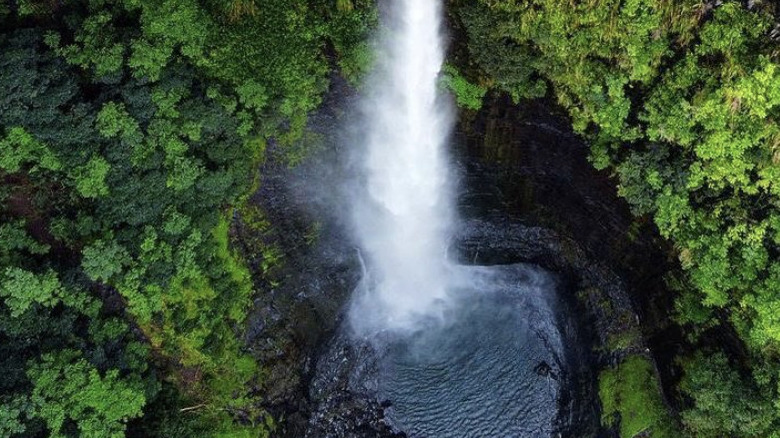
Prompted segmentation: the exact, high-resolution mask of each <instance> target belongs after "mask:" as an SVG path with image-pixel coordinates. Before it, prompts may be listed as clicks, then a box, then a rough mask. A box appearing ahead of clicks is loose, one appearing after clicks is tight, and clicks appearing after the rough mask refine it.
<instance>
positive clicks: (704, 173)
mask: <svg viewBox="0 0 780 438" xmlns="http://www.w3.org/2000/svg"><path fill="white" fill-rule="evenodd" d="M450 3H451V4H452V6H453V9H454V11H455V13H454V14H453V15H454V17H455V20H456V21H457V22H458V23H459V24H460V26H461V27H462V28H463V29H464V31H465V33H466V35H467V38H468V42H467V45H468V57H467V58H468V59H467V60H461V63H460V64H461V65H459V67H460V69H461V70H462V71H464V72H469V74H470V79H471V81H472V82H474V83H475V85H481V86H482V87H485V88H488V87H493V88H497V89H500V90H503V91H504V92H507V93H509V94H511V96H513V98H514V99H515V100H516V101H520V100H522V99H524V98H535V97H544V96H546V97H551V98H555V99H556V100H557V102H558V103H559V104H560V105H561V106H562V107H563V108H565V109H566V110H567V111H568V113H569V115H570V117H571V120H572V123H573V126H574V128H575V130H576V131H577V132H579V133H580V134H582V135H583V136H584V137H585V138H587V139H588V140H589V142H590V143H591V145H592V150H591V159H592V162H593V164H594V165H595V166H596V167H597V168H599V169H608V170H609V171H610V172H612V173H613V175H614V176H615V178H616V180H617V181H618V182H619V187H618V189H619V193H620V194H621V195H622V196H623V197H625V199H626V200H627V201H628V202H629V203H630V205H631V208H632V210H633V212H634V213H635V214H636V215H637V216H640V217H648V218H652V220H653V221H654V223H655V225H656V226H657V228H658V230H660V233H661V235H662V236H664V237H666V238H668V239H669V240H670V241H671V242H672V243H673V244H674V247H675V252H676V255H677V256H678V258H679V262H680V264H681V267H682V268H683V269H684V273H683V274H682V275H677V276H674V277H670V278H669V284H670V285H671V286H673V287H674V288H675V289H676V290H677V291H678V293H679V298H678V300H677V303H678V305H677V321H678V323H679V324H682V325H683V326H684V328H685V331H686V333H690V339H689V341H690V342H691V346H689V348H688V350H689V351H696V350H698V353H695V354H691V355H690V357H684V358H680V364H681V366H682V368H683V371H684V377H683V378H682V381H681V382H680V389H681V390H682V394H683V396H682V399H681V400H680V401H679V405H681V406H682V407H683V408H684V411H683V413H682V427H683V428H684V429H683V430H684V431H685V432H688V433H691V434H693V435H694V436H702V437H710V436H711V437H716V436H717V437H720V436H733V437H778V436H780V432H778V430H780V387H779V386H778V384H780V257H779V256H780V124H779V123H778V117H780V59H778V55H780V44H778V42H777V41H778V38H777V37H778V33H779V32H778V29H779V28H778V25H777V24H776V23H777V17H778V12H780V10H779V9H778V6H776V4H775V3H774V2H769V1H760V0H756V1H749V2H739V1H722V2H721V1H718V2H715V1H712V2H710V1H701V0H681V1H670V0H623V1H617V0H614V1H613V0H582V1H568V0H566V1H561V0H525V1H519V0H507V1H498V0H476V1H466V0H453V1H451V2H450ZM729 331H734V332H735V333H736V334H737V339H738V342H726V341H727V340H728V339H729V337H727V336H726V337H724V336H722V334H723V333H728V332H729ZM727 357H728V358H731V359H730V360H729V359H727ZM625 368H626V369H628V368H630V367H628V365H626V367H625ZM635 368H636V367H635ZM606 378H608V379H610V381H615V377H614V376H613V375H611V374H610V375H607V376H606ZM609 386H610V384H606V385H604V384H603V382H602V389H604V388H609ZM602 401H604V400H602ZM663 429H664V428H662V427H656V428H655V429H653V428H651V430H648V431H646V432H650V433H651V435H652V436H677V435H678V434H680V433H682V432H666V431H664V430H663ZM623 430H624V431H625V429H623ZM636 432H638V431H636V430H634V431H632V433H631V434H633V433H636Z"/></svg>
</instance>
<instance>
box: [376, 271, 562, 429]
mask: <svg viewBox="0 0 780 438" xmlns="http://www.w3.org/2000/svg"><path fill="white" fill-rule="evenodd" d="M464 270H466V271H467V272H468V273H469V274H470V275H471V276H472V277H477V279H478V281H477V284H476V286H477V287H474V288H466V289H464V290H461V291H459V292H458V293H457V295H456V296H455V297H453V300H454V301H453V303H452V305H451V308H450V309H449V311H448V312H447V314H446V315H445V319H444V320H443V321H441V322H436V323H434V324H431V325H430V326H429V327H427V328H425V329H422V330H418V331H416V332H414V333H412V334H410V335H408V336H400V337H398V338H396V339H393V340H391V341H390V343H389V345H387V347H386V350H385V351H384V354H383V355H382V357H381V358H380V376H379V393H380V396H381V397H382V398H383V399H385V400H387V401H388V403H389V404H390V406H389V407H388V408H387V409H386V410H385V414H386V416H387V419H388V423H389V424H391V425H392V426H393V428H395V429H397V430H399V431H403V432H405V433H406V434H407V435H408V436H410V437H433V436H441V437H445V436H446V437H474V436H528V437H531V436H538V437H547V436H551V435H553V434H554V433H555V431H556V429H557V427H556V424H555V422H556V421H555V420H556V416H557V410H558V409H557V406H558V399H559V397H560V393H561V387H560V383H559V381H558V379H559V376H560V374H561V370H562V368H565V367H566V364H565V355H564V352H563V348H564V345H563V342H562V339H561V333H560V331H559V330H558V327H557V323H556V318H555V307H556V303H555V287H556V286H555V284H554V282H553V280H552V278H551V277H550V276H549V275H548V274H546V273H545V272H544V271H541V270H540V269H538V268H534V267H531V266H528V265H510V266H496V267H490V268H486V267H473V268H464Z"/></svg>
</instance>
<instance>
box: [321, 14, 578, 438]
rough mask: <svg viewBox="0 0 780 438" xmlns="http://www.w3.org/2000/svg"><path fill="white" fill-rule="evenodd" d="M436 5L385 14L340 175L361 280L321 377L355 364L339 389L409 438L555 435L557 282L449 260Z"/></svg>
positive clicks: (560, 364)
mask: <svg viewBox="0 0 780 438" xmlns="http://www.w3.org/2000/svg"><path fill="white" fill-rule="evenodd" d="M441 13H442V12H441V5H440V4H439V2H438V0H425V1H421V0H401V1H398V2H395V3H393V5H392V8H391V10H389V11H388V13H387V15H386V16H385V20H386V28H385V31H384V32H383V33H382V38H381V40H380V43H379V45H378V46H379V47H380V49H379V53H378V62H377V66H376V71H375V72H374V73H373V74H372V75H370V78H369V82H368V84H367V87H366V88H367V91H366V93H365V95H364V97H363V98H362V105H361V107H362V109H363V111H362V112H363V114H364V117H363V119H362V120H361V121H360V127H359V128H358V129H356V131H358V132H360V135H359V138H357V139H354V140H353V145H354V152H355V153H356V155H357V160H356V161H358V162H359V163H361V165H360V170H359V172H358V174H359V177H358V180H357V181H350V182H349V183H348V185H349V186H351V187H352V189H351V193H352V194H353V195H354V196H355V199H353V202H352V222H353V229H354V231H355V235H356V241H357V242H358V243H359V245H360V249H361V254H363V257H362V258H364V259H365V262H364V265H363V266H364V269H363V272H364V273H363V279H362V281H361V282H360V285H359V286H358V287H357V288H356V289H355V292H354V296H353V299H352V303H351V307H350V310H349V318H348V323H349V325H348V327H347V326H345V327H343V328H342V335H341V336H338V337H337V340H336V341H335V342H334V343H333V346H332V349H331V352H330V353H328V354H326V357H325V358H323V359H322V360H321V362H320V364H319V366H320V370H319V371H320V376H319V378H320V379H325V380H327V379H328V377H327V376H328V375H331V374H332V373H335V374H341V373H343V372H344V369H343V364H344V363H346V362H353V363H355V364H354V368H352V369H351V371H346V372H347V373H349V374H350V377H349V378H348V380H349V382H350V383H349V384H350V385H351V386H352V388H351V391H353V392H356V393H364V394H366V395H367V396H368V397H370V398H376V399H377V400H378V401H381V403H382V406H383V407H384V408H385V409H384V417H385V422H386V424H387V425H389V427H390V429H392V430H393V431H394V432H397V433H401V434H406V435H407V436H412V437H476V436H518V437H520V436H525V437H547V436H555V435H556V434H557V433H558V431H559V430H560V427H559V424H557V422H558V420H559V417H560V416H561V413H560V412H559V408H560V407H562V406H564V405H565V403H564V402H563V401H562V389H561V382H560V380H561V378H562V377H561V376H562V375H563V374H565V372H566V370H565V368H566V366H567V364H566V357H565V356H566V354H565V350H564V345H565V340H564V339H563V336H562V335H561V332H560V328H559V325H558V317H557V312H558V309H557V300H558V298H557V291H556V285H555V282H554V281H553V279H552V277H551V276H550V275H549V274H547V273H546V272H545V271H543V270H542V269H541V268H537V267H531V266H529V265H523V264H513V265H506V266H495V267H479V266H470V267H466V266H458V265H456V264H454V262H452V261H451V259H450V258H449V257H453V258H457V255H453V254H448V246H450V245H451V244H452V243H453V236H454V234H455V231H456V229H457V223H458V220H457V218H456V215H455V208H454V199H455V190H454V184H453V183H452V179H453V176H454V175H455V172H454V171H453V170H451V169H450V168H449V165H448V164H449V159H448V157H447V153H446V151H447V150H448V143H449V141H450V131H451V129H452V122H451V117H450V112H451V108H450V105H449V101H448V100H447V99H446V98H443V97H442V96H440V88H439V86H438V83H437V80H438V74H439V71H440V69H441V66H442V62H443V59H444V49H445V48H444V46H443V43H442V40H443V39H442V36H441V31H440V23H441ZM361 263H363V262H361ZM346 350H352V351H356V352H357V353H356V354H357V355H356V356H355V357H349V356H344V351H346ZM331 366H332V367H335V368H331V369H328V367H331ZM316 380H317V378H315V383H314V386H315V388H316V387H317V385H318V384H319V383H317V381H316ZM325 380H322V381H321V382H320V383H321V384H322V385H327V384H328V383H327V382H326V381H325ZM564 407H565V406H564ZM353 432H354V431H353ZM340 433H343V432H340ZM338 434H339V433H336V434H335V435H338ZM312 435H317V434H315V433H312Z"/></svg>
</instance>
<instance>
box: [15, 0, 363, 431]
mask: <svg viewBox="0 0 780 438" xmlns="http://www.w3.org/2000/svg"><path fill="white" fill-rule="evenodd" d="M373 17H374V11H373V7H372V4H371V3H369V2H362V1H355V2H348V4H347V3H344V2H341V3H340V6H339V8H334V7H333V4H331V2H329V1H312V2H305V1H292V2H290V1H275V0H274V1H270V2H263V4H262V6H261V5H260V4H255V2H254V1H252V0H234V1H230V2H216V1H215V2H208V1H207V2H198V1H194V0H193V1H189V0H185V1H171V0H154V1H137V0H123V1H118V2H107V1H104V0H89V1H86V0H84V1H73V2H71V1H68V2H42V1H41V2H39V1H26V2H13V3H12V7H11V8H7V7H5V3H2V6H0V20H1V21H3V23H2V28H1V29H2V30H0V53H2V54H3V56H2V57H0V86H1V87H2V89H3V90H4V91H3V93H2V95H0V179H2V182H3V183H2V185H1V186H0V187H2V190H1V191H0V220H2V222H0V300H1V301H0V435H2V436H6V435H10V434H14V433H16V434H23V435H24V436H45V435H47V434H51V435H53V436H122V435H124V432H125V430H126V429H127V428H128V427H129V431H130V432H131V434H136V435H137V434H141V435H143V436H197V437H201V436H263V435H264V434H267V433H268V431H269V430H271V429H272V427H273V422H272V420H271V419H270V418H269V417H268V416H267V414H266V413H265V412H264V411H263V410H262V409H260V408H258V407H257V406H256V404H257V400H256V396H255V395H254V394H250V388H251V387H252V386H253V384H255V383H257V379H259V378H260V375H261V372H260V370H259V369H258V366H257V364H256V363H255V362H254V360H253V359H252V358H251V357H250V356H248V355H247V354H245V353H244V352H243V351H242V350H243V347H242V345H241V342H240V332H241V327H242V324H243V322H244V319H245V317H246V313H247V310H248V308H249V305H250V303H251V301H250V300H251V295H252V293H253V291H252V282H251V280H250V277H249V273H248V271H247V268H246V267H245V265H244V262H243V261H242V260H240V259H238V258H237V257H236V256H235V255H234V253H233V252H232V250H231V249H230V244H229V233H230V222H229V220H228V217H229V214H230V212H231V211H232V209H233V208H237V207H240V206H241V205H242V204H243V203H244V202H245V200H246V198H247V196H248V194H249V192H250V190H252V189H253V188H254V187H255V180H256V176H255V175H254V172H255V169H256V166H257V165H258V164H259V161H260V160H261V159H262V157H263V153H264V145H265V144H266V142H267V141H269V140H270V139H271V138H278V139H281V140H282V141H281V143H282V144H288V145H289V144H292V143H293V142H294V141H295V139H296V138H297V137H298V136H299V135H300V133H301V132H302V129H303V126H304V123H305V118H306V114H307V112H308V111H310V110H311V109H313V108H314V107H316V105H317V104H318V103H319V101H320V95H321V94H322V92H323V91H324V90H325V88H326V87H327V75H328V73H329V72H330V68H331V61H335V62H336V63H338V64H339V65H341V66H343V68H344V69H345V71H347V73H348V74H349V75H350V76H352V77H356V76H357V75H359V74H360V72H361V71H362V69H364V68H365V66H364V65H361V55H360V54H361V53H363V51H364V50H363V49H364V45H363V42H364V41H365V39H366V38H365V36H366V32H367V31H368V29H369V27H370V26H371V25H372V23H373ZM36 26H37V27H36ZM326 46H328V47H331V48H333V49H335V51H336V52H337V55H338V56H337V57H336V58H335V59H329V58H328V57H327V56H326V55H327V54H330V53H327V54H326V53H324V51H323V48H324V47H326ZM329 52H330V51H329ZM161 381H165V382H168V383H166V384H165V388H166V389H165V392H164V393H162V394H159V391H160V387H161ZM167 404H171V405H170V406H169V405H167ZM145 406H154V407H160V406H165V409H163V410H162V411H161V412H160V413H157V412H151V411H150V410H149V408H148V407H147V408H145ZM193 406H194V407H195V408H194V409H185V411H184V412H182V411H181V409H182V408H185V407H193ZM239 415H240V417H241V418H242V422H241V423H242V424H238V423H237V422H234V418H235V417H236V416H239Z"/></svg>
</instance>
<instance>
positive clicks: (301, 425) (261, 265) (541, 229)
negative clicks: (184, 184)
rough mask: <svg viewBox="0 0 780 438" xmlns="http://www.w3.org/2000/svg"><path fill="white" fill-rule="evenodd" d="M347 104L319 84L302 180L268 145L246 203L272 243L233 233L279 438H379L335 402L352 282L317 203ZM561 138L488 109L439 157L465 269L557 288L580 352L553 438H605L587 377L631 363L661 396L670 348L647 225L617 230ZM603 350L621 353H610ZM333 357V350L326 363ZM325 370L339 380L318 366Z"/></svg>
mask: <svg viewBox="0 0 780 438" xmlns="http://www.w3.org/2000/svg"><path fill="white" fill-rule="evenodd" d="M351 96H352V93H351V91H350V90H349V88H348V87H347V86H346V85H345V84H343V83H340V82H339V81H338V80H336V81H334V85H333V87H332V90H331V92H330V93H329V95H328V97H327V99H326V101H325V104H324V105H323V107H322V110H320V111H319V112H318V113H317V114H316V115H314V117H313V118H312V121H311V126H310V131H311V135H310V136H309V141H312V142H313V143H316V145H315V147H314V149H315V150H316V152H315V153H313V154H312V155H311V158H310V159H308V160H307V161H306V162H304V163H303V164H300V165H298V166H295V167H291V166H289V164H288V163H286V162H284V160H278V159H275V158H274V157H275V156H278V155H280V154H276V153H275V152H274V149H273V145H271V148H270V150H269V159H268V160H267V162H266V164H265V165H264V167H263V169H261V170H260V172H261V175H262V182H261V185H260V188H259V190H258V192H257V193H256V194H255V195H254V197H253V198H252V202H253V203H254V204H256V205H257V206H258V207H259V208H260V209H261V210H262V211H263V212H264V214H265V217H266V218H267V221H268V223H270V224H271V227H269V229H268V230H267V231H265V232H263V233H262V234H258V232H257V231H256V229H254V228H252V227H250V226H248V224H247V222H249V221H248V220H246V218H242V217H241V215H237V216H236V220H235V223H234V227H233V230H234V237H235V241H236V243H237V247H238V248H239V249H241V250H242V251H243V252H244V254H245V256H246V257H247V259H248V260H249V261H250V263H251V265H252V268H253V271H254V272H255V274H256V275H255V280H256V286H257V289H258V294H257V298H256V301H255V309H254V311H253V313H252V315H251V317H250V319H249V322H248V327H247V334H246V343H247V346H248V348H249V350H250V351H251V352H252V353H253V354H254V355H255V357H256V358H257V360H258V361H259V362H260V363H261V364H262V365H263V366H264V367H265V369H266V370H267V373H266V375H265V376H264V379H263V381H262V383H261V384H260V386H259V387H258V388H256V390H257V391H258V393H259V394H261V395H262V397H263V402H262V407H263V408H265V409H266V410H268V411H269V412H270V413H271V414H273V415H274V417H275V418H276V419H277V420H278V423H279V425H278V429H277V431H276V433H275V435H278V436H290V437H301V436H334V437H336V436H394V432H393V431H392V430H391V428H390V427H389V426H388V425H387V424H385V422H384V420H383V409H384V407H385V406H383V405H382V401H381V400H378V399H372V398H371V397H370V396H366V394H357V393H355V392H354V391H353V390H352V389H351V388H350V386H349V382H348V380H349V376H350V373H353V372H354V367H355V366H358V365H357V364H355V363H352V362H350V360H352V361H353V362H354V359H355V358H357V357H359V356H361V354H360V352H359V351H350V348H352V349H354V347H348V346H347V343H346V342H344V340H343V339H341V338H343V334H341V333H340V332H339V330H338V329H339V327H340V325H341V323H342V322H343V310H344V307H345V305H346V303H347V302H348V300H349V297H350V295H351V292H352V290H353V289H354V286H355V284H356V283H357V281H358V280H359V278H360V268H359V261H358V258H357V251H356V248H355V245H354V244H353V242H352V241H351V240H350V237H349V233H347V232H346V231H345V230H346V228H347V226H346V224H345V223H344V222H343V215H341V214H339V211H338V210H339V209H340V208H341V207H338V208H334V206H343V205H344V201H345V200H344V199H341V198H340V197H341V196H342V194H341V193H339V190H338V188H337V187H328V184H332V183H333V182H334V181H336V180H338V179H339V178H341V177H343V176H344V175H341V174H339V173H340V172H344V171H345V170H344V169H345V166H342V165H341V164H343V161H344V160H347V159H348V154H347V151H346V148H345V146H344V145H343V144H340V142H341V140H342V139H343V137H342V136H341V134H340V133H341V132H343V130H344V126H345V125H346V124H347V119H348V117H349V113H348V110H347V109H346V108H348V107H349V106H350V104H351V99H352V97H351ZM568 126H569V124H568V121H567V120H566V119H565V117H562V116H561V115H560V114H558V113H556V109H555V107H554V106H553V105H551V104H550V103H548V102H544V101H534V102H525V103H522V104H520V105H515V104H513V103H512V102H511V101H509V100H508V99H507V98H506V97H503V96H494V97H492V98H489V99H488V100H487V101H486V104H485V106H484V107H483V109H482V110H480V111H479V112H477V113H464V114H461V117H460V121H459V124H458V127H457V130H456V133H455V135H454V136H453V139H452V142H451V143H452V145H453V150H452V154H453V156H454V157H455V160H456V162H457V163H458V168H459V172H458V174H459V175H460V177H461V179H460V182H459V185H460V197H459V205H460V207H461V211H462V217H463V226H462V227H461V228H460V230H459V233H458V236H457V237H456V239H455V247H456V248H457V250H458V251H457V252H458V254H459V257H460V258H461V260H462V261H463V262H464V263H469V264H471V263H473V264H511V263H518V262H525V263H533V264H537V265H539V266H542V267H543V268H545V269H547V270H549V271H551V272H553V273H555V274H556V275H557V276H558V277H559V278H560V279H561V282H562V284H563V288H564V289H565V291H566V296H567V297H568V299H567V300H566V301H567V302H566V309H567V310H566V312H569V313H571V315H575V316H574V317H572V318H571V320H570V321H571V323H570V324H569V330H571V331H573V332H576V338H577V339H579V342H578V343H579V345H578V346H577V348H575V349H574V353H573V354H576V355H578V358H579V359H578V361H579V362H581V365H582V369H580V370H579V371H578V372H577V373H573V374H576V375H577V376H578V377H577V381H572V382H569V388H570V391H569V397H571V398H573V399H576V400H578V401H579V403H576V404H575V405H576V407H575V408H573V409H569V410H565V411H562V412H565V413H564V414H562V415H565V416H566V417H567V418H562V419H560V421H561V423H562V426H561V431H562V432H561V434H562V436H588V435H590V436H609V435H610V434H611V433H612V432H610V431H608V430H604V429H602V428H600V426H599V425H598V419H599V416H600V412H599V410H598V403H597V400H598V394H597V391H598V388H597V380H598V372H599V370H601V369H604V368H606V367H608V366H610V364H614V363H615V362H617V361H619V360H620V359H621V358H622V357H623V356H625V355H627V354H639V355H643V356H646V357H648V358H649V359H651V360H652V361H653V363H654V364H656V365H657V366H656V369H657V370H658V374H659V376H660V378H661V381H662V382H664V383H665V384H666V383H667V382H670V381H672V380H673V379H674V378H675V376H674V367H673V366H672V364H671V357H672V356H673V355H674V352H675V349H676V348H677V347H676V341H675V339H679V334H678V333H676V332H675V329H674V325H673V324H671V322H670V321H669V319H668V316H667V315H668V314H669V309H670V308H671V305H672V304H671V301H670V294H669V293H668V291H666V289H665V287H664V284H663V281H662V276H663V274H664V272H665V271H666V269H667V267H668V265H667V264H668V261H667V251H666V249H665V248H664V246H663V242H661V241H660V240H659V239H658V237H657V235H656V234H655V233H654V230H653V229H652V226H651V225H650V224H643V223H641V222H636V221H635V220H634V219H633V218H632V217H631V215H630V213H629V211H628V208H627V206H626V205H625V203H624V202H623V201H622V200H620V199H619V198H618V197H617V195H616V190H615V183H614V181H612V180H611V179H609V177H608V175H605V174H601V173H598V172H596V171H595V170H593V168H592V167H591V166H590V164H589V163H588V162H587V158H586V157H587V147H586V145H585V144H584V143H583V142H582V141H581V140H580V139H578V138H577V137H576V136H575V135H574V134H572V132H571V130H570V128H569V127H568ZM312 139H314V140H312ZM347 167H348V166H347ZM323 169H330V170H323ZM334 169H335V170H334ZM313 187H315V188H316V189H313ZM323 187H326V188H329V190H321V189H322V188H323ZM269 246H273V247H275V248H278V250H279V252H280V254H281V255H282V256H281V263H280V265H279V266H280V267H278V268H276V269H273V270H272V272H268V270H267V269H265V266H267V264H268V263H267V262H268V260H266V258H267V254H266V255H264V254H263V251H261V248H263V247H269ZM625 334H629V335H630V336H628V337H626V336H625ZM615 339H621V340H623V339H628V341H623V342H620V343H619V344H618V345H615ZM338 343H342V344H343V345H344V349H343V351H342V353H341V355H340V356H338V357H334V356H333V353H332V352H333V351H334V344H338ZM337 349H338V348H337ZM336 361H340V362H339V363H340V364H344V363H346V364H347V365H339V364H336V363H334V364H331V365H328V363H329V362H336ZM323 374H325V375H327V376H328V379H329V383H328V384H323V378H322V375H323Z"/></svg>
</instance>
